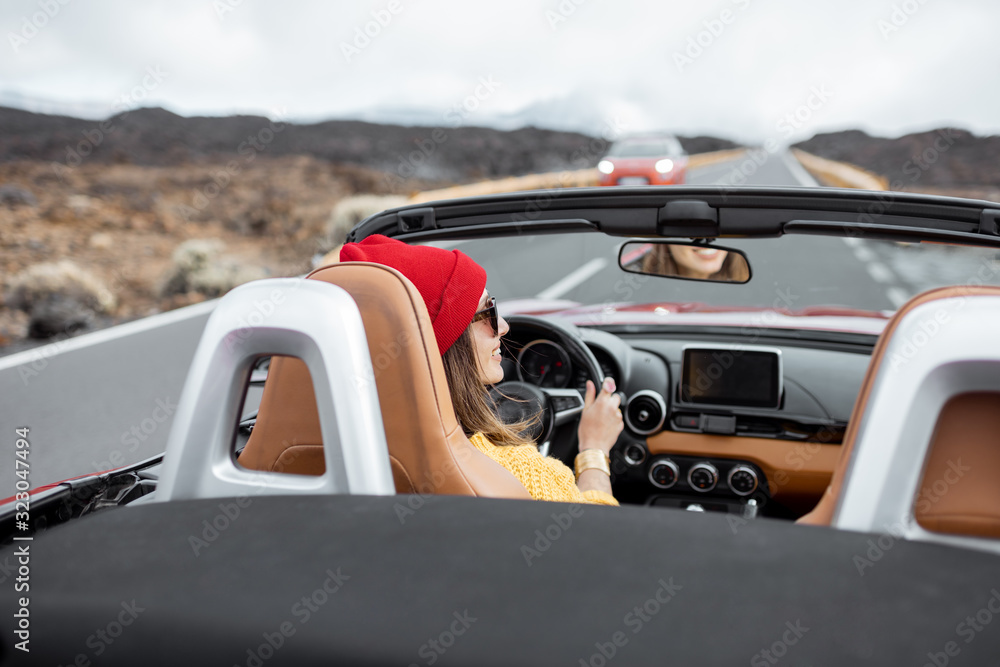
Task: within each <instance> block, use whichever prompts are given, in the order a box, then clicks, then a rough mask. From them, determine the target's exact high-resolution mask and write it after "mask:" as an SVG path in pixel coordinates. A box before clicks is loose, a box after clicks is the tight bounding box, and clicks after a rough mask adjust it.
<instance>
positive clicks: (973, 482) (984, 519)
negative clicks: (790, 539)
mask: <svg viewBox="0 0 1000 667" xmlns="http://www.w3.org/2000/svg"><path fill="white" fill-rule="evenodd" d="M976 296H992V297H997V296H1000V287H990V286H981V287H975V286H955V287H942V288H939V289H934V290H930V291H928V292H924V293H923V294H919V295H917V296H916V297H914V298H913V299H911V300H910V301H908V302H907V303H905V304H904V305H903V307H902V308H900V309H899V310H898V311H897V312H896V314H895V315H894V316H893V318H892V319H891V320H889V322H888V324H887V325H886V327H885V329H884V330H883V332H882V335H881V337H880V338H879V340H878V343H877V344H876V346H875V350H874V352H872V357H871V362H870V363H869V364H868V370H867V372H866V373H865V378H864V381H863V382H862V384H861V390H860V392H859V393H858V397H857V399H856V401H855V403H854V409H853V411H852V413H851V418H850V422H849V424H848V427H847V432H846V433H845V435H844V442H843V445H842V451H841V455H840V459H839V460H838V462H837V467H836V468H835V469H834V472H833V477H832V478H831V480H830V485H829V486H828V487H827V488H826V491H825V492H824V493H823V496H822V497H821V498H820V501H819V503H817V505H816V507H815V508H813V510H812V511H811V512H809V513H808V514H806V515H804V516H802V517H801V518H799V520H798V521H797V523H803V524H809V525H822V526H827V525H830V524H831V523H832V520H833V516H834V512H835V510H836V508H837V504H838V502H839V500H840V494H841V491H842V489H843V487H844V479H845V475H846V472H847V470H848V467H849V463H850V461H851V458H852V457H853V456H854V445H855V442H856V440H857V437H858V429H859V426H860V424H861V422H862V420H863V419H864V417H865V411H866V409H867V407H868V405H869V398H870V395H871V392H872V387H873V386H874V384H875V380H876V378H877V376H878V374H879V369H880V368H881V367H882V364H883V363H884V362H885V350H886V347H887V345H888V342H889V340H890V339H891V338H892V336H893V333H894V332H895V330H896V329H897V328H898V326H899V323H900V322H901V321H902V320H903V318H905V317H906V316H907V314H909V313H910V312H911V311H912V310H914V309H915V308H917V307H918V306H921V305H924V304H926V303H929V302H932V301H936V300H941V299H950V298H955V297H976ZM998 440H1000V394H996V395H995V394H992V393H988V392H986V393H983V392H976V393H966V394H959V395H957V396H955V397H953V398H952V399H951V400H950V401H949V402H948V403H946V404H945V406H944V407H943V409H942V410H941V413H940V416H939V417H938V422H937V426H936V428H935V432H934V435H933V437H932V439H931V444H930V446H929V447H928V450H927V454H926V457H925V461H926V463H925V466H924V472H923V478H922V481H921V484H920V486H919V487H918V489H919V490H918V493H917V496H916V498H914V517H915V518H916V520H917V522H918V523H919V524H920V525H921V526H923V527H924V528H925V529H927V530H931V531H934V532H943V533H953V534H962V535H979V536H990V537H1000V485H997V483H996V480H997V479H998V475H1000V443H998ZM959 459H961V463H962V465H963V466H969V467H971V468H972V469H971V470H968V471H963V474H964V476H963V478H962V479H961V480H960V481H959V482H958V483H955V484H952V485H950V486H949V489H948V490H947V492H946V493H943V494H936V493H935V492H934V485H935V483H937V482H938V480H942V479H943V480H946V481H949V480H953V479H954V478H955V475H956V474H957V473H955V472H954V466H955V465H956V464H957V462H958V461H959ZM970 464H971V465H970ZM949 471H950V472H949ZM937 488H938V490H941V485H940V483H938V486H937ZM928 494H933V496H931V495H928ZM934 496H937V500H936V501H933V500H934ZM922 499H923V500H928V499H929V500H932V501H933V502H929V503H928V502H921V500H922Z"/></svg>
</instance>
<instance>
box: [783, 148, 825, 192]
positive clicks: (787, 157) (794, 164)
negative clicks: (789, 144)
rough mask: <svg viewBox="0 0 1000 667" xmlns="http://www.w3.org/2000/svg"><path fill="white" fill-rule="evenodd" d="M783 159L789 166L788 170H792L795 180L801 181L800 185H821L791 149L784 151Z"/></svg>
mask: <svg viewBox="0 0 1000 667" xmlns="http://www.w3.org/2000/svg"><path fill="white" fill-rule="evenodd" d="M781 159H782V160H783V161H784V163H785V166H786V167H788V171H790V172H792V176H793V177H795V180H796V181H798V182H799V185H804V186H806V187H809V188H818V187H819V182H817V181H816V179H815V178H813V177H812V174H810V173H809V172H808V171H806V168H805V167H803V166H802V163H801V162H799V161H798V160H796V159H795V156H794V155H792V154H791V152H790V151H782V153H781Z"/></svg>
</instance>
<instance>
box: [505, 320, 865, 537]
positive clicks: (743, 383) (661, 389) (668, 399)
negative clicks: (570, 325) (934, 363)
mask: <svg viewBox="0 0 1000 667" xmlns="http://www.w3.org/2000/svg"><path fill="white" fill-rule="evenodd" d="M575 331H576V332H578V333H579V336H580V337H581V339H582V342H583V343H584V344H585V345H586V346H587V348H589V349H590V351H591V352H593V354H594V356H595V358H596V359H597V361H598V363H599V365H600V367H601V371H602V372H603V373H604V375H606V376H611V377H613V378H615V382H616V385H617V386H618V388H619V391H620V392H621V394H622V397H623V400H622V406H623V408H622V410H623V416H624V419H625V429H624V431H623V432H622V434H621V436H620V438H619V440H618V443H617V444H616V445H615V449H614V450H613V451H612V471H613V476H612V485H613V488H614V492H615V496H616V497H617V498H618V499H619V500H620V501H622V502H627V503H638V504H646V505H657V506H669V507H679V508H682V509H689V510H692V511H725V512H729V513H732V514H741V515H744V516H755V515H756V514H757V513H762V514H763V515H769V516H777V517H785V518H795V517H797V516H798V515H800V514H802V513H804V512H806V511H808V510H809V509H810V508H811V507H812V506H813V505H814V504H815V502H816V501H817V500H818V499H819V496H820V495H822V492H823V490H824V489H825V488H826V486H827V484H828V483H829V479H830V477H831V475H832V473H833V468H834V466H835V465H836V462H837V459H838V458H839V455H840V443H841V442H842V440H843V436H844V432H845V431H846V428H847V423H848V419H849V417H850V414H851V410H852V409H853V405H854V400H855V397H856V396H857V393H858V391H859V389H860V386H861V382H862V380H863V378H864V375H865V372H866V369H867V366H868V361H869V358H870V355H871V351H872V349H873V347H874V344H875V337H874V336H872V337H870V340H861V341H858V340H854V341H853V342H852V343H850V344H843V343H840V344H838V343H832V342H829V341H821V340H802V339H799V338H793V339H783V338H781V337H777V338H769V339H766V340H760V339H758V340H752V341H747V340H745V339H741V338H739V337H738V336H737V335H725V334H724V333H720V332H718V331H715V332H713V333H712V335H706V334H698V333H697V332H690V333H679V332H666V331H662V330H659V331H653V330H646V331H636V332H615V333H612V332H610V331H605V330H602V329H596V328H579V329H576V330H575ZM557 338H558V337H557V336H554V335H553V333H552V331H546V330H544V329H542V328H537V327H535V326H532V325H531V323H518V324H512V325H511V331H510V332H509V333H508V334H507V336H506V337H505V339H504V341H505V342H504V344H505V346H506V350H505V354H504V361H503V366H504V377H505V378H506V379H517V380H520V381H522V382H525V383H529V384H533V385H536V386H539V387H542V388H545V389H576V390H578V391H580V392H581V393H582V392H583V391H584V389H585V385H586V381H587V379H588V372H587V370H586V369H587V366H586V364H585V363H584V361H583V360H582V359H580V358H577V356H574V353H573V350H572V346H568V345H565V344H564V343H563V342H561V341H560V340H558V339H557ZM574 429H575V425H574V426H573V427H572V428H570V426H569V425H567V427H566V428H564V429H563V431H562V432H559V433H557V434H555V437H554V438H553V442H552V447H551V450H550V453H551V454H552V455H553V456H557V457H558V458H560V459H562V460H563V461H566V462H571V461H572V458H573V456H574V455H575V452H576V439H575V438H576V434H575V431H574Z"/></svg>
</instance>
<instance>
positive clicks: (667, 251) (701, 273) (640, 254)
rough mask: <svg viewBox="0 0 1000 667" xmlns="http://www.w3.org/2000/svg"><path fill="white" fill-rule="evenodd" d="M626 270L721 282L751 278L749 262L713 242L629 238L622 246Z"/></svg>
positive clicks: (740, 281)
mask: <svg viewBox="0 0 1000 667" xmlns="http://www.w3.org/2000/svg"><path fill="white" fill-rule="evenodd" d="M620 264H621V267H622V268H623V269H625V270H626V271H631V272H633V273H643V274H646V275H651V276H663V277H665V278H684V279H687V280H704V281H709V282H721V283H745V282H747V281H748V280H750V265H749V264H748V263H747V260H746V258H745V257H744V256H743V254H742V253H740V252H739V251H738V250H733V249H732V248H720V247H718V246H712V245H702V244H684V243H650V242H635V241H633V242H630V243H626V244H625V245H624V247H623V248H622V252H621V256H620Z"/></svg>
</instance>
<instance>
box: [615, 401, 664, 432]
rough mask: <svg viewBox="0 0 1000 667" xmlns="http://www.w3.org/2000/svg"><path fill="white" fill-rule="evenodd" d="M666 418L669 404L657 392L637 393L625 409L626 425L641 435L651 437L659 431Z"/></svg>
mask: <svg viewBox="0 0 1000 667" xmlns="http://www.w3.org/2000/svg"><path fill="white" fill-rule="evenodd" d="M666 416H667V404H666V402H664V400H663V397H662V396H660V395H659V394H657V393H656V392H655V391H648V390H647V391H640V392H637V393H635V394H634V395H633V396H632V398H630V399H629V401H628V406H627V407H626V408H625V423H626V424H627V425H628V427H629V428H630V429H632V431H633V432H634V433H638V434H639V435H649V434H651V433H656V432H657V431H659V430H660V427H661V426H663V420H664V419H665V418H666Z"/></svg>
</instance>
